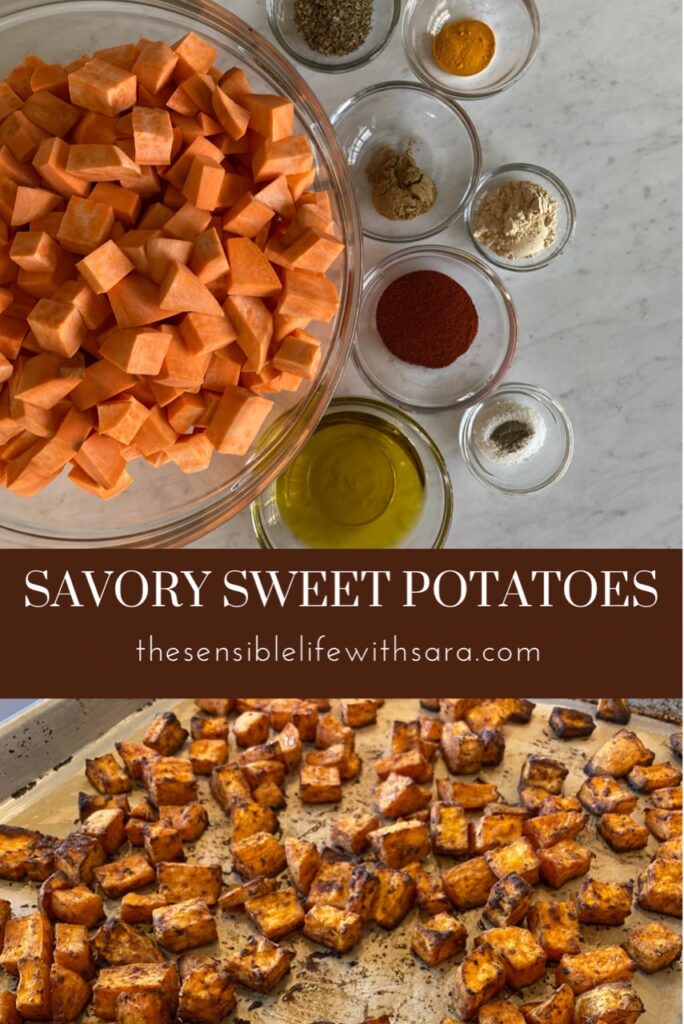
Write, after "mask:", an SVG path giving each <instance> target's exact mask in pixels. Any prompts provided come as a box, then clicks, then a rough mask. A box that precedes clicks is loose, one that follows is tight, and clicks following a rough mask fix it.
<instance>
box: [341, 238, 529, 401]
mask: <svg viewBox="0 0 684 1024" xmlns="http://www.w3.org/2000/svg"><path fill="white" fill-rule="evenodd" d="M415 271H432V272H437V273H438V274H445V275H447V276H448V277H450V278H451V279H452V280H454V281H456V282H457V283H458V284H459V285H460V286H461V287H462V288H463V289H465V291H466V292H467V293H468V295H469V296H470V298H471V299H472V302H473V304H474V306H475V310H476V312H477V317H478V325H477V333H476V334H475V338H474V340H473V341H472V343H471V344H470V346H469V348H468V349H467V351H465V352H464V353H463V354H462V355H460V356H458V358H456V359H455V360H454V361H453V362H452V363H450V364H449V365H447V366H441V367H439V368H437V369H431V368H428V367H426V366H419V365H415V364H414V363H409V362H405V361H404V360H403V359H399V358H398V357H397V356H395V355H393V354H392V352H390V350H389V349H388V348H387V346H386V345H385V343H384V342H383V340H382V338H381V336H380V333H379V331H378V326H377V309H378V304H379V302H380V299H381V297H382V296H383V294H384V293H385V290H386V289H387V288H388V287H389V286H390V285H391V284H392V283H393V282H395V281H398V280H399V279H400V278H402V277H403V276H404V275H406V274H410V273H413V272H415ZM435 315H436V316H439V313H438V312H437V313H436V314H435ZM405 321H406V330H408V331H412V330H414V329H415V328H414V322H413V319H412V316H411V311H410V310H407V312H406V317H405ZM517 337H518V328H517V316H516V311H515V306H514V304H513V300H512V298H511V296H510V294H509V292H508V290H507V288H506V286H505V285H504V283H503V282H502V281H501V279H500V278H499V277H498V275H497V274H495V273H494V271H493V270H491V269H490V268H489V267H488V266H487V265H486V264H485V263H483V262H482V260H480V259H478V258H477V257H476V256H472V255H471V254H470V253H466V252H462V251H461V250H459V249H451V248H448V247H446V246H418V247H415V248H409V249H402V250H401V252H398V253H396V254H393V255H391V256H388V257H386V258H385V259H384V260H382V261H381V262H380V263H378V264H376V266H374V267H372V268H371V270H369V271H368V273H367V274H366V276H365V278H364V282H363V291H362V295H361V309H360V312H359V319H358V322H357V329H356V336H355V338H354V348H353V356H354V361H355V363H356V366H357V368H358V369H359V371H360V373H361V375H362V376H363V377H364V379H365V380H366V381H367V383H368V384H369V385H370V386H371V387H372V388H373V389H374V390H376V391H378V392H380V393H381V394H382V395H384V396H385V397H386V398H389V399H390V400H391V401H392V402H393V403H394V404H395V405H399V406H401V407H402V408H404V409H409V410H412V411H415V412H425V413H428V412H443V411H445V410H448V409H453V410H462V409H465V408H466V407H467V406H469V405H471V404H473V403H474V402H479V401H481V400H482V399H483V398H485V397H486V395H488V394H489V393H490V392H491V391H493V390H494V389H495V388H496V387H497V386H498V385H499V384H500V383H501V381H502V380H503V378H504V377H505V375H506V373H507V372H508V369H509V367H510V365H511V363H512V361H513V357H514V355H515V350H516V347H517ZM415 340H416V341H418V342H420V341H421V339H415ZM422 341H423V343H424V344H425V345H426V346H429V343H430V339H429V338H426V339H423V340H422Z"/></svg>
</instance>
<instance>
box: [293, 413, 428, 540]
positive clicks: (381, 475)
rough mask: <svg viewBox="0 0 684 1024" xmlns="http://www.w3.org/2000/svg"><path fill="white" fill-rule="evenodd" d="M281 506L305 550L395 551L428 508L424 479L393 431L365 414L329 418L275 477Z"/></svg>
mask: <svg viewBox="0 0 684 1024" xmlns="http://www.w3.org/2000/svg"><path fill="white" fill-rule="evenodd" d="M276 501H277V504H278V509H279V511H280V514H281V516H282V517H283V519H284V521H285V523H286V524H287V526H288V527H289V529H290V530H291V532H292V533H293V534H294V535H295V536H296V537H298V538H299V540H300V541H302V543H304V544H306V545H307V546H308V547H311V548H392V547H398V546H399V545H400V544H401V542H402V541H403V540H404V539H405V538H406V537H407V536H408V534H409V533H410V532H411V530H412V528H413V527H414V525H415V523H416V522H417V520H418V517H419V515H420V512H421V509H422V507H423V503H424V501H425V474H424V471H423V466H422V464H421V462H420V459H419V457H418V453H417V452H416V451H415V449H414V448H413V446H412V445H411V443H410V441H409V440H408V438H406V437H405V436H404V435H403V434H402V433H401V432H400V431H399V430H397V429H396V427H393V426H392V425H391V424H389V423H387V422H385V421H384V420H382V419H380V418H379V417H377V416H373V415H368V414H367V413H361V412H343V413H342V412H341V413H331V414H329V415H328V416H326V417H325V419H324V420H323V422H322V424H321V425H320V427H319V428H318V429H317V430H316V431H315V433H314V434H313V435H312V436H311V438H310V439H309V441H307V443H306V445H305V446H304V448H303V449H302V451H301V452H300V453H299V455H298V456H297V457H296V458H295V459H294V460H293V462H292V463H290V465H289V467H288V468H287V469H286V471H285V472H284V473H283V475H282V476H281V477H280V478H279V479H278V481H277V483H276Z"/></svg>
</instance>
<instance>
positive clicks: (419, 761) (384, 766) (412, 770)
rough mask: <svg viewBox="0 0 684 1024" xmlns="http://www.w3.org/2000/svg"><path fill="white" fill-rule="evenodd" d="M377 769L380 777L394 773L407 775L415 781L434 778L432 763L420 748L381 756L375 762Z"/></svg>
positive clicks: (383, 777) (425, 780)
mask: <svg viewBox="0 0 684 1024" xmlns="http://www.w3.org/2000/svg"><path fill="white" fill-rule="evenodd" d="M375 771H376V773H377V775H378V777H379V778H380V779H386V778H387V776H388V775H392V774H394V775H406V776H407V777H408V778H409V779H413V781H414V782H429V781H430V779H431V778H432V765H431V764H430V763H429V761H427V760H426V759H425V757H423V754H422V753H421V751H420V750H418V749H415V750H406V751H402V752H401V753H399V754H388V755H387V756H386V757H381V758H380V760H379V761H376V762H375Z"/></svg>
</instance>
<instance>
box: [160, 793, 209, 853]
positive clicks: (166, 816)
mask: <svg viewBox="0 0 684 1024" xmlns="http://www.w3.org/2000/svg"><path fill="white" fill-rule="evenodd" d="M159 820H160V821H163V822H164V824H165V825H170V826H171V828H175V830H176V832H177V833H178V835H179V836H180V837H181V840H182V842H184V843H194V842H195V841H196V840H197V839H199V837H200V836H201V835H202V834H203V833H204V831H205V830H206V828H207V825H208V824H209V815H208V814H207V811H206V808H204V807H203V806H202V804H201V803H199V802H198V801H196V800H195V801H192V802H191V803H189V804H177V805H174V804H162V805H161V806H160V808H159Z"/></svg>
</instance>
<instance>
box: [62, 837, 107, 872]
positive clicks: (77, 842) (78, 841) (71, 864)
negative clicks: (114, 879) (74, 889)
mask: <svg viewBox="0 0 684 1024" xmlns="http://www.w3.org/2000/svg"><path fill="white" fill-rule="evenodd" d="M106 859H107V854H106V852H105V850H104V847H103V846H102V843H101V842H100V841H99V840H98V839H95V838H94V837H93V836H88V835H86V834H85V833H84V832H70V833H69V835H68V836H66V837H65V838H64V839H63V840H62V842H61V843H59V845H58V846H56V847H55V871H62V872H63V873H64V874H65V875H66V877H67V878H68V879H69V881H70V882H71V884H72V885H78V883H79V882H84V883H85V884H86V885H88V883H89V882H91V881H92V878H93V874H94V872H95V870H96V868H98V867H99V866H100V865H101V864H104V862H105V861H106Z"/></svg>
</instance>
